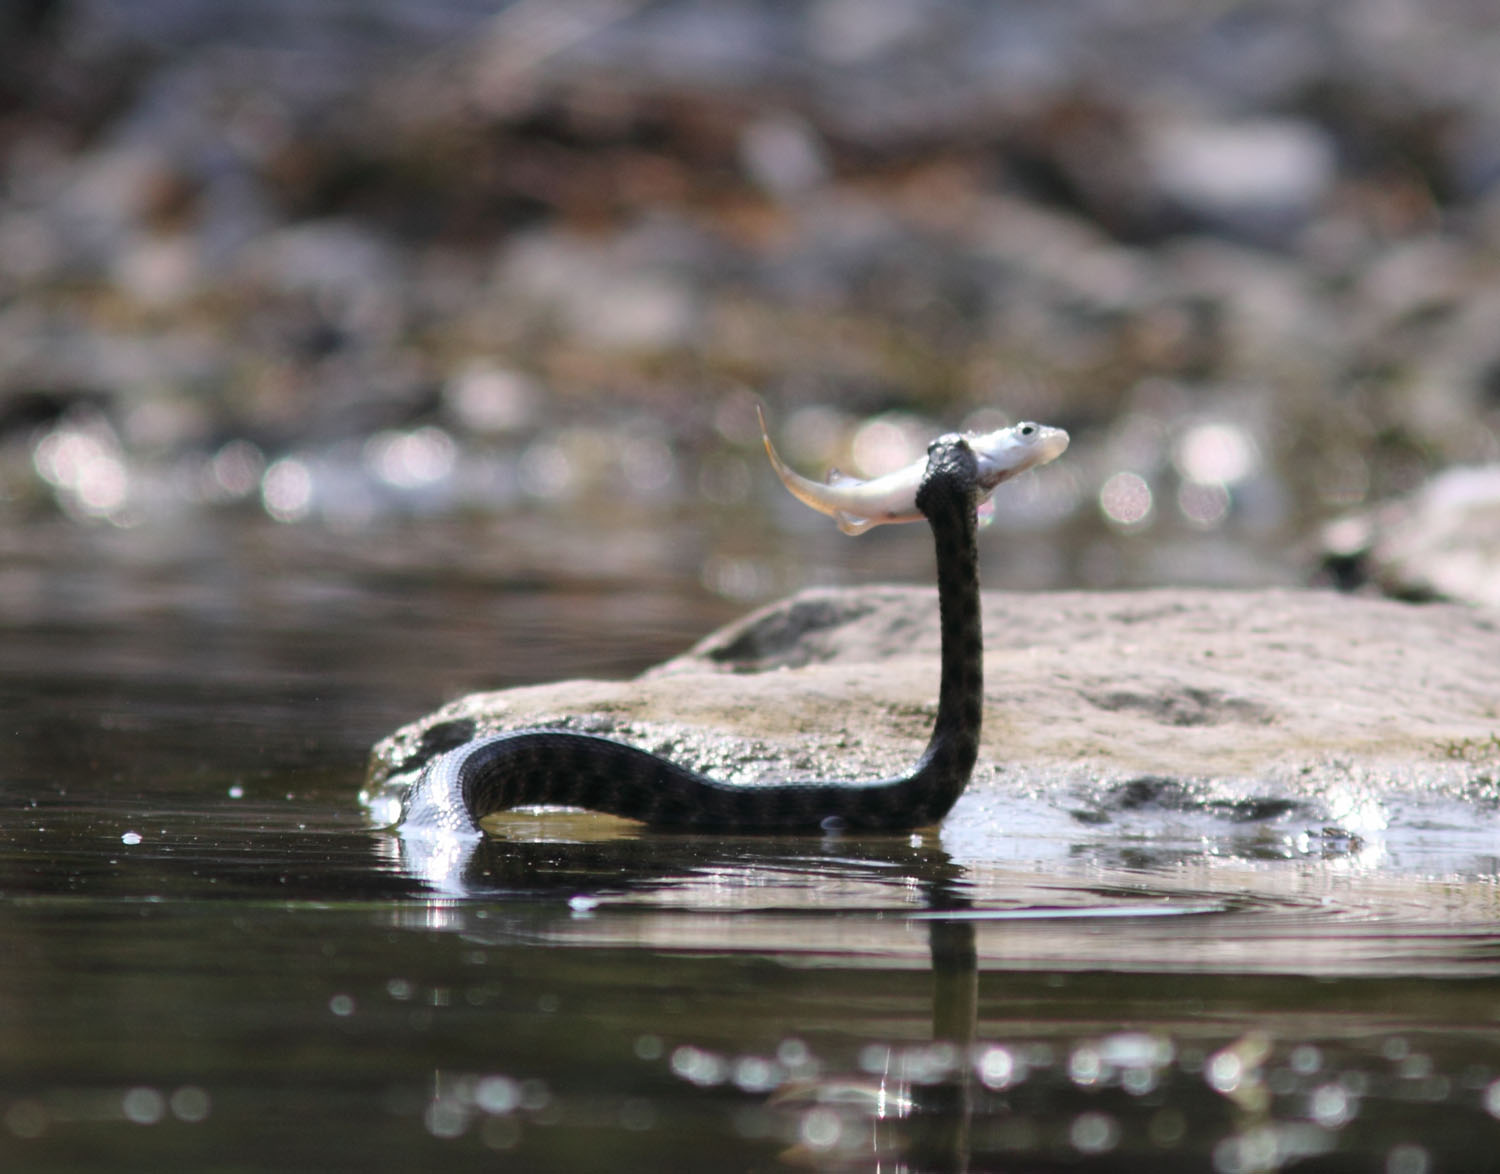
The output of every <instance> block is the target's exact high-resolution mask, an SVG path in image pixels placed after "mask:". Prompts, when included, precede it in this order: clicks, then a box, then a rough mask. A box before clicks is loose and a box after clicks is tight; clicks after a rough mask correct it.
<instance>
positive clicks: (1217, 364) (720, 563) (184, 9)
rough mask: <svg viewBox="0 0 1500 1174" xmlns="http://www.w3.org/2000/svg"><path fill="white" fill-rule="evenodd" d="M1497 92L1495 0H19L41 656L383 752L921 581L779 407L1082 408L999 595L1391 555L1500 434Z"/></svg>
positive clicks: (1002, 503) (14, 98) (900, 531)
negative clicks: (418, 726) (490, 700)
mask: <svg viewBox="0 0 1500 1174" xmlns="http://www.w3.org/2000/svg"><path fill="white" fill-rule="evenodd" d="M1497 60H1500V17H1497V15H1496V13H1495V10H1494V8H1493V6H1492V5H1490V4H1488V3H1485V2H1482V0H1420V2H1419V0H1326V2H1319V0H1245V2H1242V3H1233V2H1227V3H1220V4H1215V5H1204V4H1202V3H1199V2H1198V0H1125V2H1122V0H1081V2H1079V3H1072V4H1067V5H1051V4H1037V3H1033V2H1028V0H1015V2H1003V0H1002V2H979V0H812V2H809V3H803V4H787V3H779V2H773V0H759V2H757V0H657V2H649V3H648V2H642V0H571V2H570V0H514V2H512V3H498V2H496V0H359V2H358V3H351V2H348V0H317V2H311V3H309V2H306V0H9V2H8V3H7V4H5V5H4V6H3V7H0V627H3V628H4V629H5V630H6V631H8V632H9V633H10V634H11V635H12V637H15V636H16V635H17V634H18V633H20V634H29V636H30V637H31V638H32V639H31V642H30V643H27V641H25V640H20V641H18V640H17V639H14V638H13V639H12V640H11V641H10V647H11V650H12V651H11V653H10V654H9V656H10V658H11V664H10V666H9V667H10V668H11V669H12V670H14V671H20V669H22V668H24V669H25V670H26V671H27V672H29V673H31V674H32V676H31V677H30V678H29V680H30V686H31V687H35V686H36V680H37V677H36V674H42V675H43V676H44V677H46V679H47V680H51V681H52V682H53V687H55V688H56V689H58V690H59V691H60V692H61V693H62V694H66V692H67V687H66V684H65V682H66V680H67V679H69V678H70V675H71V678H73V679H76V676H77V674H78V673H80V672H86V673H90V674H96V675H97V674H98V673H117V674H118V676H119V681H120V688H121V690H124V691H127V692H128V690H129V689H130V688H131V687H132V682H135V683H139V682H140V681H141V679H142V677H143V674H144V675H145V676H148V677H150V678H151V679H152V680H153V681H155V682H156V684H157V685H158V686H159V687H161V688H162V689H165V690H166V692H167V694H168V695H170V692H171V688H172V687H173V683H174V682H176V687H178V688H180V689H181V690H182V691H183V692H184V698H183V704H188V703H189V701H190V700H191V699H190V698H188V697H187V696H186V694H189V693H192V694H193V696H194V697H196V692H195V691H197V690H200V689H201V687H202V684H203V682H204V681H205V680H207V681H210V682H213V683H214V687H215V688H218V689H222V690H225V691H227V694H228V695H229V696H230V698H231V699H232V698H233V696H234V690H235V689H236V688H245V689H250V690H252V692H251V693H250V694H246V695H245V696H244V697H242V698H241V701H242V704H241V705H240V706H239V707H238V709H237V710H235V712H238V713H240V714H242V715H245V720H246V721H247V722H249V723H251V724H252V725H253V723H254V722H255V721H256V720H259V718H260V717H263V716H264V715H259V716H258V715H257V714H256V712H255V711H254V706H253V705H251V700H252V699H253V698H254V697H258V696H260V694H256V693H254V689H255V688H256V687H257V682H259V683H260V685H261V686H265V684H266V682H274V687H275V689H276V690H277V691H279V692H278V694H277V695H278V696H281V697H283V698H284V697H286V696H287V695H288V694H287V692H286V691H287V690H288V689H290V690H291V691H292V692H291V696H293V697H294V698H300V699H301V700H302V701H306V702H307V703H308V704H309V705H313V703H314V702H316V705H313V708H315V709H316V721H315V722H314V721H312V720H310V721H309V734H308V739H309V742H310V743H311V742H317V741H318V740H319V738H321V737H324V736H325V735H323V734H320V733H319V732H318V731H326V730H327V729H328V728H329V727H330V725H337V724H339V723H340V722H341V721H344V720H345V719H346V718H347V719H348V721H347V722H346V724H347V725H348V727H349V729H350V737H351V739H352V741H351V745H353V744H354V743H355V742H359V740H361V739H364V738H365V737H366V736H369V735H373V734H375V733H378V732H380V730H381V729H382V728H384V726H385V725H386V724H388V723H389V722H391V721H394V720H399V718H401V717H403V716H411V711H412V707H413V706H425V705H428V704H430V703H434V702H436V701H438V700H441V699H443V698H444V697H445V696H449V695H452V694H453V693H454V692H457V691H460V690H462V689H465V688H473V687H477V686H478V685H481V684H488V685H501V684H508V683H514V682H518V681H530V680H541V679H546V678H549V677H560V676H567V675H573V674H577V673H589V674H593V675H613V674H619V673H625V672H630V671H634V670H636V669H638V668H640V667H643V666H644V665H645V664H648V663H651V662H652V661H654V660H657V659H660V658H661V657H662V656H664V655H667V654H670V653H672V652H675V651H678V650H680V649H681V648H682V647H684V646H686V645H687V644H688V643H690V642H691V641H692V640H693V639H694V638H696V637H697V636H699V635H701V634H703V633H704V632H706V631H708V630H709V629H710V628H712V627H713V626H715V625H716V624H718V623H720V622H722V621H724V620H726V619H728V618H730V617H731V616H733V615H735V614H738V613H740V612H742V611H743V610H744V609H745V608H746V607H747V606H749V605H752V604H757V603H760V602H763V601H766V600H768V599H771V598H774V597H777V596H779V595H781V594H783V593H786V592H788V591H791V590H794V589H796V588H798V587H801V586H805V585H807V584H810V583H829V582H865V581H871V580H891V579H895V580H900V581H910V582H926V581H928V580H929V578H930V573H931V572H930V553H929V552H928V549H927V547H928V539H927V537H926V536H925V534H924V533H922V532H920V531H921V530H922V528H921V527H904V528H884V529H881V530H877V531H875V532H872V533H871V534H869V535H867V536H865V537H862V538H859V539H858V540H851V539H847V538H845V537H843V536H842V535H839V534H838V533H836V532H835V531H834V530H833V528H832V527H831V526H830V525H829V524H828V523H827V521H826V519H822V518H820V517H817V516H815V515H813V514H811V513H809V512H807V511H805V510H804V509H803V508H802V507H800V506H798V505H797V504H796V503H794V502H792V501H791V500H790V499H789V498H787V497H786V496H785V494H784V493H783V491H782V490H781V489H780V487H779V486H778V485H777V484H776V482H775V480H774V478H773V477H772V476H771V474H770V471H769V469H768V467H767V465H766V463H765V460H764V457H763V455H762V453H761V451H760V447H759V446H760V441H759V435H758V432H757V429H756V425H755V416H754V405H755V402H756V400H757V399H761V400H763V401H764V402H765V404H766V405H767V408H768V414H769V416H770V418H771V421H772V428H773V433H774V435H775V436H776V437H777V439H778V442H779V443H780V445H781V447H782V449H783V452H784V453H785V455H786V456H787V457H788V459H789V460H790V461H791V462H792V463H793V464H795V465H796V466H798V467H799V468H801V469H803V470H804V471H806V472H808V473H809V474H811V475H815V476H816V475H820V474H821V472H822V471H823V470H824V469H825V468H826V467H827V466H829V465H837V466H839V467H840V468H843V469H845V470H847V471H850V472H854V473H859V474H871V473H876V472H880V471H883V470H885V469H889V468H892V467H895V466H898V465H900V464H903V463H905V462H907V461H909V460H912V459H915V457H916V456H917V455H919V454H920V452H921V451H922V448H923V446H924V445H925V442H926V440H927V439H928V438H930V436H932V435H933V434H934V433H936V432H937V431H940V430H945V429H950V428H953V427H971V428H993V427H996V426H998V425H1000V424H1002V423H1007V422H1010V421H1012V420H1016V419H1036V420H1040V421H1043V422H1045V423H1049V424H1055V425H1060V426H1062V427H1064V428H1067V429H1068V430H1069V431H1070V432H1071V433H1072V434H1073V438H1074V439H1073V445H1072V448H1071V449H1070V451H1069V452H1068V454H1067V456H1066V457H1065V458H1064V459H1063V460H1062V461H1060V462H1058V463H1057V464H1056V465H1054V466H1051V467H1049V468H1047V469H1044V470H1041V471H1039V472H1038V473H1036V474H1032V475H1029V476H1028V477H1027V478H1025V479H1024V480H1022V481H1020V482H1018V483H1016V484H1015V485H1013V486H1010V487H1008V489H1007V490H1005V491H1002V494H1001V495H1000V500H999V501H998V502H997V506H996V510H995V514H994V517H993V519H992V522H991V533H990V535H989V536H988V537H986V539H985V540H984V548H985V559H986V565H985V569H984V575H985V582H986V585H987V586H991V587H1009V588H1022V589H1039V588H1057V587H1082V588H1113V587H1130V586H1141V585H1154V584H1212V585H1236V586H1242V585H1265V584H1301V583H1310V582H1327V581H1330V580H1334V581H1344V582H1347V581H1350V580H1352V579H1353V578H1354V577H1357V575H1358V573H1359V568H1358V566H1357V565H1356V564H1357V561H1358V559H1357V556H1358V555H1359V553H1360V551H1361V550H1363V549H1364V547H1365V545H1367V544H1368V540H1369V536H1370V528H1369V526H1367V525H1366V524H1365V523H1362V522H1361V523H1349V522H1345V523H1344V525H1343V528H1342V529H1340V528H1338V527H1337V526H1336V527H1334V528H1333V530H1331V531H1330V530H1329V528H1328V526H1329V523H1330V522H1334V521H1336V520H1338V519H1341V518H1346V517H1348V516H1349V515H1352V514H1358V513H1359V511H1361V510H1364V509H1366V508H1368V507H1370V506H1371V505H1372V504H1374V503H1378V502H1382V501H1385V500H1387V499H1391V498H1395V497H1399V496H1400V495H1403V494H1407V493H1410V492H1412V491H1414V490H1416V489H1418V487H1420V486H1422V485H1423V484H1424V483H1425V482H1427V481H1428V479H1429V478H1430V477H1432V476H1433V475H1434V474H1435V473H1437V472H1439V471H1441V470H1444V469H1448V468H1449V467H1451V466H1460V465H1479V464H1483V463H1485V462H1494V461H1496V460H1500V430H1497V425H1500V284H1497V282H1496V281H1495V280H1494V279H1495V276H1496V275H1497V274H1500V256H1497V249H1496V245H1497V242H1500V182H1497V181H1500V70H1496V69H1495V68H1494V65H1495V62H1496V61H1497ZM1469 488H1470V490H1472V491H1473V492H1469V493H1468V494H1467V496H1466V495H1465V494H1463V493H1460V494H1458V497H1459V498H1460V499H1464V500H1469V501H1472V499H1473V498H1474V497H1475V496H1476V494H1477V495H1478V496H1480V497H1483V494H1484V492H1487V490H1482V488H1481V487H1479V486H1478V483H1471V484H1470V486H1469ZM1351 526H1352V527H1353V529H1351V528H1350V527H1351ZM1330 535H1332V537H1330ZM1402 590H1404V591H1405V593H1408V594H1412V595H1417V596H1422V595H1429V594H1434V593H1436V594H1444V593H1445V592H1443V591H1441V590H1438V591H1435V592H1434V591H1432V590H1430V589H1429V587H1427V586H1424V585H1423V584H1422V583H1420V582H1419V583H1417V584H1416V585H1415V586H1412V585H1410V584H1408V586H1407V587H1406V588H1403V589H1402ZM1456 594H1460V595H1462V594H1463V593H1462V591H1458V592H1456ZM39 650H40V651H39ZM70 650H71V653H70ZM0 655H3V654H0ZM70 657H71V658H70ZM23 660H24V662H25V663H24V664H22V663H21V661H23ZM188 663H191V665H192V666H193V667H192V669H191V670H190V671H188V670H181V669H180V666H181V665H183V664H188ZM174 666H179V667H174ZM330 666H332V667H330ZM0 667H5V666H0ZM49 673H55V674H57V675H56V676H55V677H47V676H46V675H47V674H49ZM258 673H260V674H262V675H261V676H259V677H258V676H257V674H258ZM174 674H177V675H174ZM341 680H342V682H343V683H342V685H341V684H340V681H341ZM289 682H290V684H289ZM297 682H301V684H300V685H298V684H297ZM96 683H97V682H96ZM298 689H301V690H302V692H301V693H299V692H298V691H297V690H298ZM351 691H352V693H351ZM353 694H358V695H359V696H358V698H357V699H355V700H349V698H350V697H351V696H352V695H353ZM158 701H159V702H160V697H158ZM346 703H347V705H346ZM283 708H285V707H283ZM344 708H347V711H348V712H347V713H343V709H344ZM278 712H282V711H281V710H278ZM350 715H358V716H357V717H351V716H350ZM283 716H284V714H283ZM122 720H123V719H122ZM123 724H124V725H125V726H127V727H128V726H129V725H130V721H129V720H123ZM117 733H118V731H117ZM360 744H363V743H362V742H361V743H360Z"/></svg>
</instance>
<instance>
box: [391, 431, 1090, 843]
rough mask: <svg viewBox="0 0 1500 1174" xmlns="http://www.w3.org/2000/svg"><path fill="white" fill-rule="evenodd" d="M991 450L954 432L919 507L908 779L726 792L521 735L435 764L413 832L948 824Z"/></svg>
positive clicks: (973, 725)
mask: <svg viewBox="0 0 1500 1174" xmlns="http://www.w3.org/2000/svg"><path fill="white" fill-rule="evenodd" d="M1017 429H1029V430H1030V432H1026V433H1022V435H1024V436H1027V437H1030V436H1032V435H1038V436H1040V435H1041V434H1046V435H1047V436H1051V437H1054V438H1055V437H1056V436H1061V441H1060V445H1061V446H1065V445H1066V442H1067V437H1066V434H1063V433H1060V432H1058V431H1057V430H1055V429H1041V428H1039V427H1038V426H1035V425H1029V424H1028V425H1018V426H1017ZM1007 431H1016V430H1007ZM996 435H998V434H996ZM982 439H984V438H972V437H970V438H966V437H963V436H959V435H948V436H944V437H941V438H939V439H938V440H935V441H933V443H932V444H931V446H930V447H929V448H928V452H927V461H926V466H925V470H924V471H923V473H922V475H921V480H920V484H919V486H918V488H917V490H916V495H915V505H916V509H917V510H918V511H919V512H920V513H921V515H922V516H923V517H925V518H926V519H927V522H928V524H929V525H930V526H931V528H932V536H933V540H934V542H935V545H936V553H937V585H938V608H939V616H940V624H941V635H942V679H941V684H940V686H939V690H938V712H937V718H936V721H935V722H934V724H933V729H932V737H931V739H930V740H929V741H928V743H927V749H926V750H925V751H924V752H923V754H922V756H921V758H920V759H918V760H917V763H916V765H915V766H914V767H913V769H912V771H911V773H910V774H906V775H902V776H899V777H896V778H889V779H879V780H875V781H869V782H815V781H810V782H780V783H774V784H764V785H758V784H734V783H725V782H720V781H718V780H715V779H712V778H708V777H707V776H705V775H702V774H699V773H697V772H696V771H693V770H689V769H688V768H687V767H684V766H680V765H678V764H677V763H674V762H671V761H668V760H667V759H665V758H661V757H659V756H657V755H655V754H651V753H649V752H647V751H645V750H642V749H639V748H638V747H634V746H628V745H625V744H624V743H621V742H615V741H612V740H610V739H608V738H601V737H596V736H594V735H592V734H581V733H576V732H574V731H570V730H550V729H533V730H519V731H514V732H510V733H499V734H494V735H492V736H489V737H485V738H480V739H477V740H475V741H472V742H469V743H467V744H465V745H463V746H460V747H458V748H456V749H454V750H450V751H448V752H447V753H445V754H442V755H440V756H438V757H436V758H434V759H432V760H430V761H429V762H428V763H427V764H426V765H425V766H424V767H423V769H422V771H421V774H420V775H419V776H418V778H417V781H416V782H415V783H414V784H413V785H412V788H411V791H410V793H409V794H408V796H407V799H406V803H405V810H404V812H403V815H402V820H401V825H400V826H401V828H402V831H403V832H418V833H422V832H427V831H433V832H439V833H445V834H458V835H473V834H475V832H476V829H477V828H478V826H479V821H480V820H481V819H482V818H483V817H484V816H486V815H489V814H490V813H492V812H497V811H504V810H507V809H510V808H514V807H531V806H541V805H555V806H563V807H581V808H586V809H588V810H591V811H600V812H607V813H610V814H613V815H618V816H624V817H626V818H629V819H635V820H640V821H642V822H644V823H646V824H649V825H651V826H653V827H659V828H685V829H696V830H702V831H719V832H775V831H780V832H816V831H830V830H837V829H844V828H847V829H851V830H874V831H887V832H889V831H899V830H903V829H907V828H915V827H923V826H926V825H929V824H932V823H935V822H937V821H938V820H940V819H942V817H943V816H944V815H946V814H947V812H948V809H949V808H950V807H952V806H953V804H954V802H955V801H956V800H957V799H958V797H959V795H960V794H961V793H962V792H963V789H964V787H965V786H966V785H967V783H968V781H969V775H970V773H971V772H972V771H973V769H974V760H975V757H976V756H977V754H978V750H979V730H980V719H981V710H982V704H981V702H982V693H983V644H982V640H981V633H980V619H979V568H978V552H977V548H976V541H975V539H976V528H977V527H976V508H977V506H978V504H979V502H980V501H981V500H982V499H983V498H984V497H985V496H987V494H988V493H989V491H990V490H992V489H993V488H994V485H995V483H996V480H995V479H994V478H993V477H992V476H990V475H988V474H987V473H986V471H985V469H984V462H985V455H984V451H983V450H981V453H980V455H979V456H978V457H976V454H975V451H974V448H973V447H971V444H977V443H978V442H979V441H980V440H982ZM1049 443H1050V444H1051V446H1052V449H1054V450H1055V451H1048V452H1046V453H1045V454H1044V455H1041V456H1038V457H1036V458H1034V459H1032V460H1030V461H1028V462H1026V464H1025V465H1024V466H1022V467H1029V465H1030V464H1036V463H1041V462H1042V461H1043V460H1050V459H1051V457H1052V456H1055V455H1056V453H1057V452H1060V451H1061V447H1060V446H1059V442H1056V441H1055V439H1054V440H1052V441H1049ZM773 459H774V458H773ZM1006 475H1007V476H1008V475H1010V474H1009V472H1007V474H1006Z"/></svg>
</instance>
